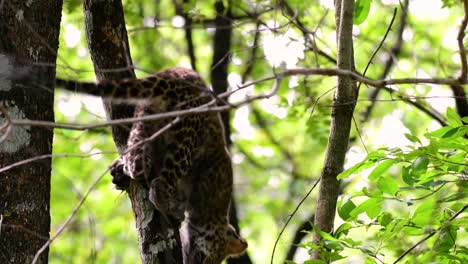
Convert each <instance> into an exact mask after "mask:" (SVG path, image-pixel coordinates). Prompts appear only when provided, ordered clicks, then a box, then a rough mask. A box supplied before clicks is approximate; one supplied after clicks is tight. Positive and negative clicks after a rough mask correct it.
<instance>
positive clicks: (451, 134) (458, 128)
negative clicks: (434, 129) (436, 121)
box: [442, 127, 461, 138]
mask: <svg viewBox="0 0 468 264" xmlns="http://www.w3.org/2000/svg"><path fill="white" fill-rule="evenodd" d="M460 129H461V127H454V128H452V129H450V130H449V131H447V132H446V133H445V134H444V135H443V136H442V138H450V137H452V136H453V135H456V134H457V132H458V131H460Z"/></svg>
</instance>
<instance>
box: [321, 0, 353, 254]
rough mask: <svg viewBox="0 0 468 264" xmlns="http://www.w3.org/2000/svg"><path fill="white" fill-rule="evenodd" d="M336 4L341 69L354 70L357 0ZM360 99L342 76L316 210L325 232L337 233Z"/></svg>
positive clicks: (347, 80) (338, 1)
mask: <svg viewBox="0 0 468 264" xmlns="http://www.w3.org/2000/svg"><path fill="white" fill-rule="evenodd" d="M335 4H336V8H335V10H336V14H335V18H336V25H337V31H336V32H337V44H338V63H337V64H338V68H339V69H344V70H353V69H354V60H353V40H352V29H353V11H354V1H352V0H337V1H335ZM356 99H357V88H356V83H355V82H354V81H352V80H351V78H350V77H347V76H338V84H337V89H336V92H335V96H334V98H333V108H332V113H331V116H332V119H331V126H330V134H329V137H328V145H327V151H326V154H325V161H324V165H323V170H322V175H321V182H320V190H319V194H318V197H317V204H316V210H315V222H314V224H315V225H316V226H317V227H318V228H320V229H321V230H323V231H325V232H331V231H332V230H333V223H334V219H335V210H336V201H337V198H338V194H339V192H340V183H339V181H338V180H337V179H336V177H337V176H338V174H339V173H340V172H341V171H342V170H343V165H344V161H345V156H346V152H347V149H348V142H349V134H350V130H351V121H352V118H353V111H354V107H355V102H356ZM320 242H321V237H320V235H319V234H318V233H316V232H315V233H314V243H315V244H316V245H319V244H320ZM320 253H321V252H320V250H316V251H314V252H313V254H312V257H313V258H314V259H319V258H321V255H320ZM325 260H326V261H329V260H327V259H325Z"/></svg>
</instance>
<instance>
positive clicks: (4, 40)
mask: <svg viewBox="0 0 468 264" xmlns="http://www.w3.org/2000/svg"><path fill="white" fill-rule="evenodd" d="M61 10H62V1H60V0H48V1H44V0H42V1H31V2H29V1H28V2H27V1H18V0H15V1H14V0H9V1H2V2H1V4H0V107H1V108H3V110H2V111H5V112H3V113H2V114H1V115H0V127H3V125H5V124H6V120H7V119H8V118H12V119H35V120H44V121H53V120H54V112H53V100H54V93H53V83H54V78H55V66H54V65H55V60H56V55H57V48H58V35H59V30H60V17H61ZM34 63H41V64H42V65H43V64H48V65H51V66H50V67H43V66H35V65H34ZM31 76H33V77H34V79H35V83H34V87H32V86H31V82H30V81H28V80H30V79H31V78H30V77H31ZM26 77H27V78H28V80H26ZM38 86H41V87H42V88H47V89H42V88H40V87H38ZM3 128H5V129H4V130H2V131H0V138H1V139H0V167H4V166H5V165H8V164H12V163H15V162H18V161H21V160H24V159H28V158H32V157H35V156H39V155H45V154H51V153H52V130H51V129H46V128H40V127H28V126H13V127H3ZM5 133H6V134H5ZM50 172H51V159H41V160H40V161H36V162H32V163H28V164H26V165H22V166H19V167H17V168H14V169H11V170H9V171H6V172H2V173H0V229H1V235H0V263H29V262H31V261H32V259H33V258H34V255H35V254H36V252H37V251H38V250H39V249H40V248H41V247H42V245H43V244H44V243H45V242H46V241H47V240H48V239H49V231H50V212H49V209H50ZM47 253H48V250H46V251H45V252H43V254H42V255H41V256H40V258H39V261H40V263H47V261H48V254H47Z"/></svg>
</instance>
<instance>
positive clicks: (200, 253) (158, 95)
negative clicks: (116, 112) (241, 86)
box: [57, 68, 247, 264]
mask: <svg viewBox="0 0 468 264" xmlns="http://www.w3.org/2000/svg"><path fill="white" fill-rule="evenodd" d="M57 86H58V87H62V88H65V89H67V90H71V91H76V92H81V93H87V94H92V95H96V96H103V97H110V98H112V99H113V100H127V101H130V102H134V103H135V104H136V111H135V114H134V116H135V117H142V116H145V115H150V114H156V113H162V112H168V111H176V110H184V109H190V108H195V107H199V106H201V105H203V104H205V103H208V102H210V101H211V100H213V96H211V92H210V90H209V89H208V88H207V86H206V84H205V83H204V81H203V80H202V78H201V77H200V76H199V75H198V74H197V73H196V72H194V71H192V70H188V69H184V68H171V69H168V70H165V71H161V72H157V73H155V74H153V75H151V76H148V77H146V78H143V79H138V80H133V79H128V80H120V81H102V82H99V83H77V82H74V81H66V80H57ZM171 120H172V119H170V118H166V119H160V120H157V121H151V122H136V123H134V124H133V126H132V129H131V131H130V136H129V139H128V148H132V146H135V144H139V142H142V141H143V140H146V139H147V138H148V137H150V136H151V135H152V134H153V133H155V132H156V131H158V130H160V129H161V128H163V127H164V126H166V125H167V124H168V123H169V122H171ZM225 146H226V144H225V142H224V131H223V127H222V123H221V121H220V118H219V115H218V114H216V113H203V114H198V115H190V116H182V117H180V121H179V122H177V123H175V124H174V125H173V126H172V127H171V128H170V129H169V130H168V131H166V132H165V133H163V134H162V135H161V136H160V137H158V138H156V139H155V140H153V141H149V142H146V143H145V144H143V145H141V146H140V147H138V148H135V149H133V150H130V151H129V152H127V153H126V154H124V155H123V156H122V157H121V158H120V159H119V160H118V161H117V162H115V165H114V166H113V168H112V175H113V182H114V183H116V184H117V185H118V186H120V188H125V187H126V186H125V185H126V184H127V183H128V177H130V178H132V179H134V180H139V181H142V182H145V183H147V185H148V186H149V199H150V200H151V202H152V203H153V204H154V206H155V207H156V208H157V209H158V210H160V211H161V212H162V213H164V214H166V215H170V216H172V217H175V218H177V219H179V220H184V219H185V220H184V224H183V226H182V227H181V240H182V248H183V255H184V263H185V264H199V263H202V264H219V263H221V262H222V260H223V259H225V258H226V257H227V256H233V255H238V254H241V253H243V252H244V251H245V249H246V248H247V243H246V242H245V241H244V240H243V239H241V238H240V237H239V236H238V235H237V233H236V232H235V230H234V228H233V227H232V226H231V225H230V224H229V221H228V211H229V204H230V198H231V194H232V184H233V182H232V168H231V161H230V157H229V154H228V152H227V150H226V148H225Z"/></svg>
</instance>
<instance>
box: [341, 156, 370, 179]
mask: <svg viewBox="0 0 468 264" xmlns="http://www.w3.org/2000/svg"><path fill="white" fill-rule="evenodd" d="M374 164H375V161H372V160H367V159H366V160H364V161H361V162H359V163H356V164H354V165H353V166H352V167H350V168H349V169H347V170H345V171H343V172H342V173H340V174H338V177H337V179H338V180H341V179H344V178H347V177H349V176H350V175H351V174H354V173H357V172H360V171H362V170H365V169H367V168H370V167H372V166H373V165H374Z"/></svg>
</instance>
